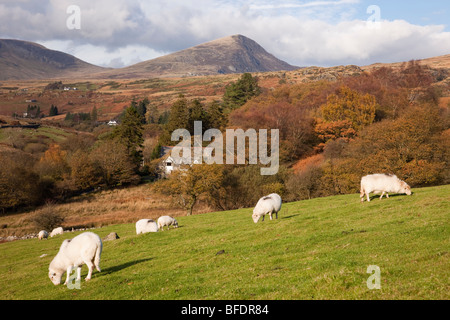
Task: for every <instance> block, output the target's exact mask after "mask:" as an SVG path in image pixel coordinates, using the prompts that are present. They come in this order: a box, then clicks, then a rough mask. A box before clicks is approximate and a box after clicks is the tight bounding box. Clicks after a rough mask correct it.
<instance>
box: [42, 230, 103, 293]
mask: <svg viewBox="0 0 450 320" xmlns="http://www.w3.org/2000/svg"><path fill="white" fill-rule="evenodd" d="M102 248H103V244H102V240H101V239H100V237H99V236H98V235H96V234H95V233H92V232H84V233H82V234H80V235H78V236H76V237H75V238H73V239H69V240H64V241H63V243H62V244H61V247H60V248H59V252H58V254H57V255H56V256H55V258H54V259H53V260H52V262H51V263H50V266H49V268H48V276H49V278H50V280H51V281H52V282H53V284H54V285H58V284H60V282H61V277H62V275H63V274H64V272H66V273H67V275H66V282H64V284H65V285H66V284H67V283H68V282H69V277H70V274H71V273H72V269H73V268H74V267H77V281H79V280H80V279H81V266H82V264H83V263H85V264H86V265H87V266H88V268H89V273H88V275H87V277H86V281H88V280H90V279H91V276H92V271H93V270H94V266H95V267H96V268H97V270H98V271H99V272H100V271H101V270H100V255H101V253H102Z"/></svg>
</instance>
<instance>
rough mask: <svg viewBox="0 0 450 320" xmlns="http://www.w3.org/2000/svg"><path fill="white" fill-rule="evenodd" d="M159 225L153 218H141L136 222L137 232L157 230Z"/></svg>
mask: <svg viewBox="0 0 450 320" xmlns="http://www.w3.org/2000/svg"><path fill="white" fill-rule="evenodd" d="M157 231H158V225H157V224H156V222H155V221H153V220H152V219H141V220H139V221H138V222H136V234H141V233H147V232H157Z"/></svg>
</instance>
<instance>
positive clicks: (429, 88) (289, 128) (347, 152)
mask: <svg viewBox="0 0 450 320" xmlns="http://www.w3.org/2000/svg"><path fill="white" fill-rule="evenodd" d="M434 71H435V70H430V69H429V68H427V67H423V66H421V65H419V64H418V63H416V62H410V63H408V64H405V65H404V66H403V67H402V68H400V69H398V70H394V69H392V68H385V67H383V68H380V69H377V70H374V71H372V72H365V73H363V74H360V75H354V76H350V77H346V78H342V79H340V80H338V81H335V82H329V81H317V82H311V83H301V84H287V83H286V84H282V85H280V86H278V87H276V88H275V89H272V90H267V89H262V88H260V87H259V86H258V78H257V77H253V76H252V75H251V74H243V75H242V76H241V78H239V79H238V80H237V81H236V82H233V83H231V84H229V85H228V86H227V87H226V90H225V93H224V95H223V97H222V99H221V100H220V101H212V102H209V103H204V102H202V101H201V100H199V99H192V100H188V99H187V98H186V97H184V96H179V98H178V99H177V100H176V101H175V102H174V103H173V104H172V106H171V108H170V110H166V111H162V110H158V108H157V107H156V106H154V105H152V103H151V102H150V101H149V100H148V99H143V100H141V101H135V100H133V101H131V103H130V105H129V106H128V107H127V108H126V109H125V110H124V112H123V113H122V114H121V115H120V117H119V123H120V125H119V126H117V127H115V128H105V127H99V128H96V129H95V130H93V132H92V134H86V135H81V134H78V135H73V136H70V137H68V138H67V140H66V141H63V142H61V143H59V144H54V145H52V146H50V147H49V148H48V149H46V150H45V152H42V153H40V154H39V155H38V156H36V157H26V156H24V155H23V154H18V153H16V152H19V151H16V152H11V153H2V154H1V156H2V163H4V166H3V167H4V168H5V169H4V170H3V169H2V171H1V174H0V203H1V208H3V209H4V210H8V209H10V208H18V207H21V206H26V205H38V204H41V203H43V202H44V201H45V200H46V199H53V200H55V199H56V200H64V199H67V198H68V197H70V196H72V195H74V194H78V193H80V192H83V191H86V190H95V189H97V188H114V187H122V186H127V185H133V184H137V183H139V182H140V181H141V179H142V177H143V176H146V177H147V179H148V178H149V177H150V178H151V179H153V180H155V179H156V178H157V177H158V174H159V171H158V170H159V161H160V160H159V157H160V155H161V153H160V151H161V148H162V146H167V145H174V144H176V142H173V141H171V140H170V136H171V133H172V132H173V131H174V130H175V129H180V128H184V129H187V130H189V131H190V132H191V134H192V133H193V124H194V121H202V125H203V127H202V131H205V130H207V129H209V128H216V129H219V130H222V131H223V130H224V129H226V128H228V127H233V128H236V127H239V128H242V129H244V130H246V129H248V128H254V129H259V128H266V129H279V132H280V169H279V171H278V173H277V174H276V175H273V176H261V175H260V168H259V165H249V164H246V165H205V164H203V165H193V166H192V167H189V166H187V167H186V168H185V169H186V171H178V172H174V173H173V174H172V175H171V176H169V177H168V178H166V179H159V180H158V181H156V182H155V183H152V184H151V185H150V186H151V187H152V188H154V190H155V192H164V193H165V194H170V195H172V196H173V199H174V203H175V204H176V205H178V206H180V207H182V208H184V209H186V212H187V213H188V214H192V212H193V211H194V208H195V205H196V203H198V201H200V200H201V201H206V202H207V203H208V204H209V205H210V206H211V207H214V208H216V209H218V210H228V209H235V208H240V207H250V206H252V205H254V204H255V203H256V201H257V200H258V199H259V197H261V196H262V195H264V194H268V193H272V192H277V193H279V194H281V195H282V196H283V199H285V200H287V201H294V200H300V199H308V198H312V197H319V196H328V195H335V194H344V193H353V192H357V191H358V188H359V179H360V178H361V176H362V175H364V174H368V173H376V172H386V173H395V174H397V176H399V178H401V179H403V180H405V181H406V182H408V183H409V184H410V185H411V186H413V187H418V186H429V185H437V184H446V183H449V181H450V173H449V164H448V159H450V157H449V154H448V153H449V150H450V148H449V147H450V139H449V133H448V132H449V117H448V107H447V108H446V107H442V106H440V105H439V101H440V99H439V98H440V96H441V92H442V90H443V87H442V85H441V83H440V80H439V79H438V77H437V76H436V74H438V75H439V74H440V73H436V72H434ZM92 113H93V112H91V113H90V117H92Z"/></svg>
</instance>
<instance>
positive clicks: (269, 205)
mask: <svg viewBox="0 0 450 320" xmlns="http://www.w3.org/2000/svg"><path fill="white" fill-rule="evenodd" d="M280 210H281V197H280V196H279V195H278V194H276V193H272V194H269V195H268V196H265V197H262V198H261V199H259V200H258V203H257V204H256V206H255V208H254V209H253V215H252V218H253V222H255V223H257V222H258V221H259V219H260V218H261V216H262V217H263V220H262V221H264V217H265V215H266V214H268V215H269V216H270V220H272V213H275V216H276V218H277V219H278V211H280Z"/></svg>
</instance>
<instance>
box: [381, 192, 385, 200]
mask: <svg viewBox="0 0 450 320" xmlns="http://www.w3.org/2000/svg"><path fill="white" fill-rule="evenodd" d="M384 194H385V192H384V191H383V192H382V193H381V197H380V200H381V198H383V196H384Z"/></svg>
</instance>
